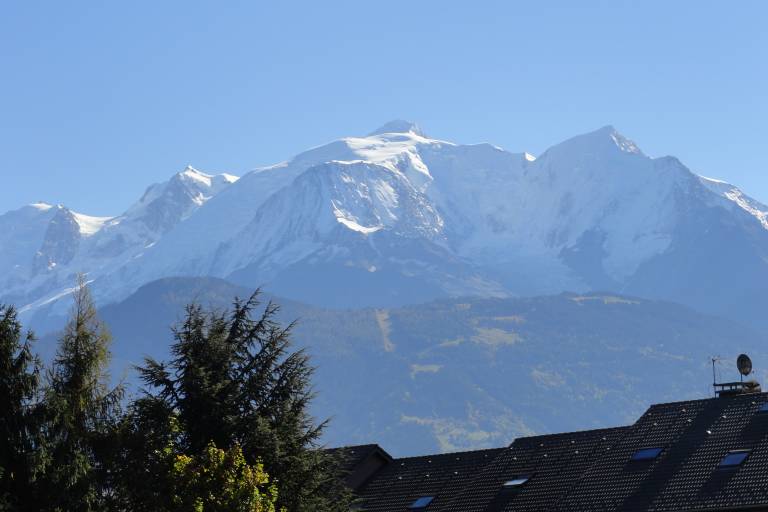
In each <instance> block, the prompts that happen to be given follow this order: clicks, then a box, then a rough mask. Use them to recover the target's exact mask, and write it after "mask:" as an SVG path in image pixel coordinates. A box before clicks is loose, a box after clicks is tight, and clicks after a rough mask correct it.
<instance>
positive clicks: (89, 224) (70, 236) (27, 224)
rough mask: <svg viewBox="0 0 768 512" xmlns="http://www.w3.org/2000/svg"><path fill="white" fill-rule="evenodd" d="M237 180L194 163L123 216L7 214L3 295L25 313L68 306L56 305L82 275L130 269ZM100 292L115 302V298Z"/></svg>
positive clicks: (29, 209)
mask: <svg viewBox="0 0 768 512" xmlns="http://www.w3.org/2000/svg"><path fill="white" fill-rule="evenodd" d="M235 181H237V178H236V177H234V176H230V175H227V174H222V175H218V176H211V175H208V174H204V173H202V172H200V171H197V170H195V169H193V168H191V167H187V168H186V169H185V170H184V171H182V172H180V173H177V174H175V175H174V176H173V177H172V178H171V179H170V180H168V181H167V182H164V183H159V184H155V185H152V186H150V187H149V188H148V189H147V191H146V192H145V194H144V195H143V196H142V197H141V199H140V200H139V201H138V202H137V203H136V204H134V205H133V206H131V207H130V208H129V209H128V210H127V211H126V212H125V213H124V214H122V215H119V216H116V217H92V216H88V215H84V214H82V213H78V212H75V211H72V210H70V209H69V208H67V207H65V206H62V205H57V206H52V205H48V204H45V203H38V204H34V205H30V206H26V207H23V208H21V209H19V210H15V211H12V212H8V213H6V214H4V215H2V216H0V229H2V235H0V236H2V237H3V238H2V240H1V241H2V244H3V251H2V255H0V272H1V273H2V275H3V276H4V277H3V278H0V279H2V281H1V283H0V286H2V288H1V289H2V299H3V300H5V301H9V302H15V303H16V304H18V305H19V307H20V309H21V311H22V312H25V313H26V312H29V313H37V312H39V311H38V310H40V309H45V310H47V309H49V308H50V307H52V306H54V307H57V308H58V310H59V311H60V310H61V309H62V308H65V307H66V306H65V305H64V304H61V305H58V304H56V303H57V302H59V299H61V298H65V297H66V296H67V295H68V293H69V291H71V288H72V286H73V284H74V281H73V279H75V277H76V275H77V274H78V273H85V274H87V276H88V280H89V281H91V282H98V281H100V280H102V279H105V278H106V277H107V276H109V275H111V274H113V273H116V272H121V271H123V269H124V268H125V267H126V266H128V264H129V263H130V262H131V261H133V260H137V259H141V257H142V256H143V255H144V253H145V252H146V251H147V250H148V249H150V248H151V247H152V246H153V245H154V244H155V243H156V242H157V241H158V240H160V239H161V238H162V237H163V236H164V235H165V234H167V233H168V232H169V231H171V230H173V228H174V227H175V226H177V225H178V224H179V223H181V222H183V221H184V220H185V219H187V218H188V217H189V216H190V215H191V214H192V213H193V212H194V211H195V210H196V209H198V208H200V207H201V206H202V205H203V204H205V203H206V202H207V201H208V200H209V199H210V198H211V197H213V196H215V195H216V194H217V193H219V192H220V191H221V190H223V189H225V188H226V187H227V186H229V185H230V184H232V183H234V182H235ZM100 298H101V300H104V301H109V297H108V296H104V295H102V296H101V297H100ZM65 302H66V301H65Z"/></svg>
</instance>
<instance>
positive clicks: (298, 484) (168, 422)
mask: <svg viewBox="0 0 768 512" xmlns="http://www.w3.org/2000/svg"><path fill="white" fill-rule="evenodd" d="M257 308H258V309H259V310H260V313H259V314H258V315H255V314H254V313H255V311H256V310H257ZM277 312H278V308H277V306H276V305H274V304H272V303H269V304H266V305H265V307H263V308H261V305H260V303H259V300H258V292H257V293H256V294H254V295H253V296H252V297H250V298H249V299H248V300H237V299H236V300H235V302H234V304H233V307H232V308H231V310H229V311H215V310H206V309H204V308H202V307H201V306H199V305H195V304H193V305H190V306H188V307H187V309H186V315H185V318H184V320H183V322H181V323H180V324H179V325H178V326H177V327H176V328H175V329H174V331H173V336H174V341H173V344H172V346H171V354H172V357H171V358H170V360H168V361H163V362H158V361H154V360H151V359H148V360H147V361H145V364H144V365H143V366H141V367H140V368H139V369H138V370H139V373H140V376H141V378H142V380H143V382H144V384H145V386H146V389H145V390H143V392H142V394H141V395H140V396H138V397H136V398H134V399H132V400H130V401H128V402H126V401H124V400H123V399H124V393H123V388H122V386H116V387H111V385H110V380H109V374H108V371H107V370H108V366H109V360H110V352H109V345H110V335H109V332H108V330H107V328H106V326H105V325H104V324H103V323H102V322H101V321H100V320H99V319H98V316H97V314H96V308H95V306H94V303H93V300H92V299H91V295H90V292H89V290H88V287H87V286H86V283H85V282H84V281H83V280H82V279H81V280H80V282H79V283H78V287H77V288H76V291H75V293H74V307H73V309H72V312H71V316H70V319H69V321H68V323H67V325H66V327H65V328H64V331H63V333H62V334H61V337H60V338H59V341H58V349H57V351H56V355H55V357H54V358H53V360H52V361H51V363H50V365H48V368H47V369H45V370H44V369H43V366H42V365H41V363H40V361H39V359H38V358H37V356H36V355H35V354H34V353H33V351H32V345H31V344H32V341H33V337H32V335H31V334H26V335H25V334H23V332H22V326H21V324H20V322H19V321H18V319H17V316H16V311H15V310H14V309H13V308H12V307H8V306H0V436H2V437H1V438H0V512H5V511H9V512H10V511H14V512H15V511H26V510H30V511H32V510H34V511H52V512H59V511H60V512H64V511H73V510H78V511H86V512H89V511H93V512H101V511H132V512H150V511H151V512H177V511H179V512H180V511H202V512H224V511H235V512H238V511H243V512H275V511H276V510H280V511H289V512H310V511H311V512H336V511H339V512H341V511H344V512H346V511H347V510H348V509H349V503H350V492H349V491H348V490H347V489H346V487H345V486H344V484H343V479H342V478H340V474H339V470H338V465H337V461H336V459H334V458H332V457H331V456H330V455H328V454H327V453H326V452H324V451H323V450H321V449H320V446H319V439H320V436H321V434H322V432H323V429H324V428H325V423H324V422H321V423H317V422H315V420H314V419H313V418H312V416H311V415H310V413H309V407H310V405H311V402H312V399H313V397H314V393H313V391H312V386H311V380H312V375H313V372H314V369H313V368H312V366H311V364H310V361H309V357H308V355H307V354H306V353H305V352H304V351H303V350H294V349H293V348H292V346H291V328H292V325H288V326H286V327H283V326H281V325H280V324H279V323H278V322H277V321H276V314H277ZM41 375H44V378H41ZM278 489H279V492H278Z"/></svg>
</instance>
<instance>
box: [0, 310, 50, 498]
mask: <svg viewBox="0 0 768 512" xmlns="http://www.w3.org/2000/svg"><path fill="white" fill-rule="evenodd" d="M33 340H34V337H33V336H32V334H31V333H27V334H26V335H24V334H22V326H21V323H20V322H19V320H18V318H17V313H16V310H15V309H14V308H13V307H11V306H2V305H0V510H15V509H16V510H18V509H24V508H26V505H25V504H27V503H29V502H30V501H31V500H32V499H33V496H34V495H35V490H34V481H35V478H36V477H37V474H38V472H39V469H40V462H39V455H40V451H39V432H40V430H39V426H40V422H39V418H38V411H37V404H38V398H39V390H40V370H41V365H40V361H39V359H38V358H37V357H36V356H35V355H34V354H33V353H32V342H33Z"/></svg>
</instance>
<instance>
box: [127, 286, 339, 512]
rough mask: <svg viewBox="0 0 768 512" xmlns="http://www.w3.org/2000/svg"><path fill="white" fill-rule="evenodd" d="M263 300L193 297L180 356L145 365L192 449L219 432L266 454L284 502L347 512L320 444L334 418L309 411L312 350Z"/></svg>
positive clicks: (175, 349)
mask: <svg viewBox="0 0 768 512" xmlns="http://www.w3.org/2000/svg"><path fill="white" fill-rule="evenodd" d="M258 307H259V300H258V292H257V293H256V294H254V295H253V296H251V297H250V298H249V299H248V300H245V301H241V300H236V301H235V303H234V306H233V308H232V310H231V311H230V312H215V311H206V310H204V309H203V308H201V307H200V306H199V305H192V306H189V307H188V308H187V311H186V318H185V320H184V322H183V323H182V324H181V325H180V326H179V327H178V328H177V329H175V331H174V334H175V342H174V344H173V346H172V354H173V358H172V359H171V360H170V362H168V363H160V362H157V361H153V360H147V361H146V363H145V365H144V367H143V368H141V369H140V371H141V375H142V378H143V380H144V382H145V383H146V384H147V385H148V387H149V389H150V392H151V393H150V395H149V398H148V399H151V400H157V401H160V402H162V403H163V404H165V405H166V410H168V411H173V414H174V415H175V417H177V418H178V421H179V426H180V432H181V436H182V438H183V441H182V443H183V445H184V446H185V448H186V450H188V451H189V453H190V454H191V455H198V454H200V453H202V451H203V450H204V449H205V447H206V446H208V444H209V443H211V442H213V443H215V444H216V446H218V447H222V448H224V449H228V448H231V447H233V446H235V445H238V446H241V447H242V449H243V453H244V455H245V457H246V460H247V462H248V463H249V464H255V463H257V462H259V461H261V462H263V464H264V468H265V470H266V471H267V473H268V474H269V475H270V478H271V480H272V481H273V482H275V483H276V484H277V487H278V490H279V498H278V507H285V508H286V509H287V510H289V511H290V512H324V511H344V512H346V511H347V510H348V509H349V493H348V491H347V490H346V489H345V487H344V486H343V484H342V479H341V478H339V473H338V469H337V465H336V462H335V460H334V459H332V458H331V457H330V456H329V455H327V454H326V453H325V452H323V451H322V450H319V449H318V448H319V446H318V444H319V439H320V436H321V434H322V432H323V429H324V428H325V423H319V424H317V423H316V422H315V421H314V419H313V418H312V417H311V415H310V414H309V406H310V403H311V401H312V398H313V396H314V395H313V392H312V388H311V378H312V374H313V371H314V369H313V368H312V366H311V365H310V362H309V357H308V355H307V354H306V353H305V352H304V351H303V350H292V347H291V328H292V325H289V326H287V327H282V326H280V324H279V323H278V322H277V320H276V315H277V313H278V307H277V306H276V305H274V304H272V303H269V304H267V305H266V307H265V308H264V309H263V310H262V312H261V313H260V314H259V315H258V316H257V317H256V318H254V315H253V313H254V311H255V310H256V309H257V308H258Z"/></svg>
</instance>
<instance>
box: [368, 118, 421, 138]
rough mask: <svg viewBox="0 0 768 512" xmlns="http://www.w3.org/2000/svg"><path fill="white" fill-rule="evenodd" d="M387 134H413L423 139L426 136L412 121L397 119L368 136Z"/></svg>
mask: <svg viewBox="0 0 768 512" xmlns="http://www.w3.org/2000/svg"><path fill="white" fill-rule="evenodd" d="M385 133H413V134H414V135H419V136H421V137H424V136H425V135H424V132H423V131H421V128H420V127H419V125H417V124H416V123H414V122H412V121H404V120H402V119H395V120H394V121H390V122H388V123H385V124H383V125H382V126H380V127H379V128H377V129H376V130H374V131H372V132H371V133H369V134H368V136H369V137H370V136H372V135H382V134H385Z"/></svg>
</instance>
